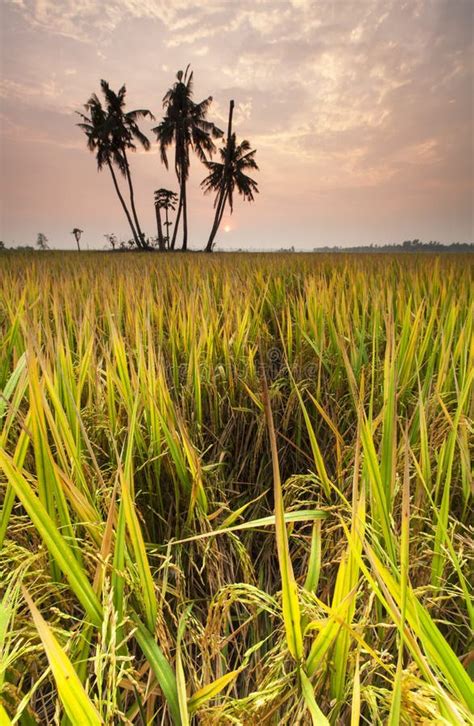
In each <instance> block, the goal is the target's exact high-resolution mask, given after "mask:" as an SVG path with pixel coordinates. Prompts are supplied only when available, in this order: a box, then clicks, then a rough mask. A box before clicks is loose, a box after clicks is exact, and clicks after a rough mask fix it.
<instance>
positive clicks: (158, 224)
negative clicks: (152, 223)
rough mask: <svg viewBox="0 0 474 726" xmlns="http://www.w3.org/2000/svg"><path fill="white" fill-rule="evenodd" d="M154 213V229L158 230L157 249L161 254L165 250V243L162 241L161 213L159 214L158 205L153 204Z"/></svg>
mask: <svg viewBox="0 0 474 726" xmlns="http://www.w3.org/2000/svg"><path fill="white" fill-rule="evenodd" d="M155 212H156V227H157V229H158V247H159V249H160V251H161V252H162V251H163V250H164V249H165V241H164V239H163V230H162V227H161V212H160V205H159V204H155Z"/></svg>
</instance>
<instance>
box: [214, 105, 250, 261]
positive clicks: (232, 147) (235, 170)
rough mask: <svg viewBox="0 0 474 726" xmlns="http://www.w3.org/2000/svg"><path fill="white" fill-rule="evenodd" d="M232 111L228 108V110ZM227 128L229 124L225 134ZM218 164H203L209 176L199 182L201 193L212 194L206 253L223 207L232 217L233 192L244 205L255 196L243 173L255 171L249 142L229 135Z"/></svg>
mask: <svg viewBox="0 0 474 726" xmlns="http://www.w3.org/2000/svg"><path fill="white" fill-rule="evenodd" d="M231 108H232V107H231ZM230 128H231V124H230V123H229V131H230ZM219 154H220V157H221V160H222V161H221V162H216V161H207V162H205V165H206V166H207V168H208V169H209V172H210V173H209V175H208V176H207V177H206V178H205V179H204V180H203V181H202V182H201V187H202V188H203V190H204V193H205V194H207V193H209V192H216V198H215V201H214V207H215V210H216V213H215V217H214V223H213V225H212V229H211V233H210V235H209V240H208V242H207V245H206V252H212V249H213V246H214V239H215V236H216V234H217V230H218V229H219V225H220V223H221V221H222V217H223V215H224V210H225V207H226V204H227V203H228V204H229V207H230V212H231V214H232V211H233V208H234V192H235V190H236V189H237V192H238V193H239V194H240V195H241V196H242V197H243V198H244V200H246V201H248V202H253V201H254V199H255V196H254V195H255V194H258V184H257V182H256V181H255V180H254V179H252V178H251V177H250V176H248V175H247V174H246V173H245V172H246V171H247V170H249V169H256V170H258V166H257V162H256V161H255V158H254V157H255V154H256V150H255V149H253V150H252V149H251V146H250V142H249V141H246V140H244V141H242V142H241V143H240V144H237V141H236V137H235V133H230V134H229V136H228V138H227V142H226V143H225V144H224V146H223V147H222V148H221V149H220V150H219Z"/></svg>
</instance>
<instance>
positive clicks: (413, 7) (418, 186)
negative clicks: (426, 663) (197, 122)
mask: <svg viewBox="0 0 474 726" xmlns="http://www.w3.org/2000/svg"><path fill="white" fill-rule="evenodd" d="M5 8H6V10H5V12H4V15H5V20H6V22H5V23H4V28H3V31H2V33H3V37H4V42H3V44H4V51H3V66H4V67H3V78H4V80H3V82H2V84H1V86H0V94H1V96H2V98H3V101H4V103H3V106H4V108H3V113H4V117H5V119H4V121H3V122H2V128H3V129H4V133H5V134H9V138H11V135H12V128H17V127H18V123H20V124H21V129H22V134H24V137H25V138H31V139H38V138H39V140H40V141H41V143H42V145H43V146H44V145H45V143H43V142H45V141H46V139H49V140H50V141H51V144H49V148H48V153H49V154H52V153H53V149H54V143H53V142H54V139H55V138H57V137H58V133H59V136H60V139H61V140H60V143H61V145H62V148H63V150H64V153H66V151H67V149H68V145H69V146H70V149H71V153H72V150H73V149H75V148H76V144H77V143H78V141H77V139H78V137H77V133H78V132H77V129H76V128H75V127H74V119H73V117H72V114H71V110H72V109H74V108H79V107H80V105H81V102H83V101H84V100H85V99H86V98H87V97H88V95H89V94H90V93H91V92H92V91H93V90H94V89H97V88H98V80H99V78H101V77H105V78H107V79H109V80H110V82H111V84H112V85H113V86H117V85H119V84H121V83H122V82H124V81H126V83H127V89H128V99H129V103H130V106H131V107H137V106H138V107H142V106H149V107H151V108H152V110H153V111H154V112H155V113H156V114H157V115H159V114H160V112H161V99H162V97H163V94H164V92H165V90H166V88H168V87H169V86H170V85H171V83H173V81H174V77H175V73H176V71H177V70H178V69H179V68H183V67H184V66H185V65H186V64H187V63H188V62H191V63H192V66H193V69H194V71H195V96H196V98H197V100H200V99H201V98H205V97H207V96H208V95H209V94H210V93H211V94H212V95H213V97H214V103H213V106H212V117H213V120H215V121H216V122H217V123H218V124H219V125H220V127H221V128H225V124H226V119H227V113H228V103H229V100H230V99H231V98H233V99H235V101H236V107H235V113H234V127H235V129H236V131H237V133H238V134H239V136H241V137H243V138H248V139H249V140H250V141H251V143H252V145H253V146H255V147H256V148H257V149H258V155H257V156H258V160H259V165H260V167H261V173H260V179H261V184H262V189H265V194H264V193H262V194H261V195H260V197H259V200H258V205H259V209H260V210H261V214H262V219H263V220H264V221H265V220H266V221H267V222H268V219H269V218H270V215H271V213H272V209H274V208H275V205H277V206H278V207H281V205H282V204H284V203H287V204H288V205H289V207H290V208H291V207H292V206H293V205H294V204H296V203H297V200H298V203H299V199H300V197H301V195H303V197H304V198H305V199H311V200H312V202H313V201H314V199H320V198H324V199H326V200H327V199H329V198H331V199H332V202H333V209H334V216H335V219H336V221H335V222H334V224H335V225H336V226H337V223H338V222H337V219H338V218H339V217H340V214H341V210H342V211H343V212H344V213H345V210H346V209H347V208H348V195H349V194H352V197H351V198H352V199H357V200H358V203H359V204H360V205H361V208H367V209H369V208H371V214H373V215H375V216H377V215H382V210H383V209H387V210H388V209H392V208H393V205H394V204H395V202H394V201H393V200H394V199H396V200H397V202H396V204H397V205H398V207H397V208H398V209H402V210H403V209H406V210H408V209H412V206H413V204H414V202H413V199H415V198H418V197H419V196H420V195H423V194H425V195H429V194H432V204H433V206H434V207H436V208H437V209H439V210H444V211H443V214H444V213H445V208H446V204H447V200H448V199H449V200H450V204H451V206H452V209H453V210H457V212H456V214H457V215H458V217H459V219H460V222H459V225H460V228H461V227H462V229H463V230H466V229H467V227H468V225H469V224H470V223H471V224H472V222H470V218H469V202H468V188H469V183H472V161H471V158H472V153H471V152H472V143H473V142H472V15H473V10H474V6H473V4H472V2H471V0H456V2H455V3H453V2H452V1H451V0H436V2H434V1H433V0H410V1H409V2H408V1H407V0H403V1H402V0H344V2H341V1H340V0H318V2H315V1H314V0H291V1H290V0H280V1H279V2H278V3H274V2H272V1H271V0H259V1H257V2H256V1H255V0H239V2H238V3H237V2H228V1H227V0H222V1H218V0H207V1H201V2H198V0H173V2H169V0H109V1H108V2H107V3H102V2H98V0H74V1H73V0H61V2H58V1H57V0H5ZM38 119H41V121H40V123H41V133H40V134H39V133H38ZM145 130H146V131H148V129H145ZM87 161H88V162H89V166H90V168H91V169H92V163H91V162H90V160H87ZM87 161H86V162H85V167H84V168H86V165H87ZM134 163H136V165H137V167H138V169H139V172H140V173H141V174H143V175H144V179H145V180H147V181H148V180H150V179H153V178H155V177H157V176H158V177H159V175H163V174H164V173H165V172H164V171H163V170H162V169H160V168H159V166H158V163H157V158H156V155H140V156H136V157H135V158H134ZM198 170H199V171H198ZM200 171H202V170H200V167H199V165H198V164H197V162H195V161H193V166H192V172H193V175H196V177H197V176H199V173H200ZM23 173H24V174H25V175H27V169H26V168H25V169H24V172H23ZM84 173H86V172H84ZM91 173H92V172H91ZM282 180H283V181H282ZM71 183H72V182H71ZM78 183H79V177H78ZM143 183H144V182H143ZM150 183H151V182H150ZM283 183H285V185H286V186H287V190H286V191H285V193H284V194H282V193H281V191H280V190H281V188H282V185H283ZM138 184H140V182H138ZM38 193H39V191H38ZM197 195H198V192H196V199H198V196H197ZM374 195H377V197H378V198H379V199H380V202H379V208H378V209H376V210H374V209H373V197H374ZM342 200H344V207H342V204H343V202H342ZM453 200H454V202H453ZM303 206H304V205H303ZM327 208H328V209H329V206H328V207H327ZM315 209H316V207H315V206H314V204H313V203H312V204H311V205H309V206H308V208H307V210H306V211H305V213H304V214H303V216H302V218H301V225H302V232H301V233H302V235H303V237H304V238H305V239H306V238H307V237H308V235H309V232H307V231H306V227H307V228H308V229H310V228H312V224H310V219H311V214H314V213H315ZM423 209H424V211H423V210H421V207H420V210H421V211H420V214H421V213H422V211H423V214H425V213H426V209H425V208H423ZM247 213H248V214H250V213H249V212H247ZM325 213H326V212H325ZM439 213H440V214H441V211H440V212H439ZM252 214H253V212H252ZM255 214H256V212H255ZM407 214H408V212H407ZM413 214H414V212H413ZM453 214H454V212H450V215H451V217H452V216H453ZM265 215H267V216H265ZM305 215H306V216H305ZM249 219H254V218H253V217H252V216H249ZM433 219H434V221H436V219H439V218H437V217H436V215H433ZM264 221H263V222H262V225H263V224H264ZM434 221H433V224H434ZM305 224H306V227H305ZM282 234H283V232H282ZM433 236H435V235H434V234H433ZM326 241H327V240H326Z"/></svg>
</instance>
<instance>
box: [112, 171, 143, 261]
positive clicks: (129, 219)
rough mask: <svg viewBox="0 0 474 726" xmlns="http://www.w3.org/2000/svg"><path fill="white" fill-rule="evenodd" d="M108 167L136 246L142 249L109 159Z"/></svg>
mask: <svg viewBox="0 0 474 726" xmlns="http://www.w3.org/2000/svg"><path fill="white" fill-rule="evenodd" d="M107 166H108V167H109V169H110V173H111V174H112V179H113V182H114V187H115V191H116V192H117V196H118V198H119V199H120V203H121V205H122V207H123V211H124V212H125V215H126V217H127V219H128V223H129V225H130V229H131V230H132V234H133V239H134V240H135V244H136V245H137V247H138V248H140V247H141V244H140V240H139V238H138V235H137V231H136V229H135V227H134V226H133V222H132V218H131V216H130V212H129V211H128V209H127V205H126V204H125V199H124V198H123V196H122V192H121V191H120V187H119V185H118V182H117V177H116V176H115V172H114V169H113V166H112V164H111V162H110V159H107Z"/></svg>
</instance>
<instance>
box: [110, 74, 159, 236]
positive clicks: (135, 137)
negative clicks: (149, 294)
mask: <svg viewBox="0 0 474 726" xmlns="http://www.w3.org/2000/svg"><path fill="white" fill-rule="evenodd" d="M100 86H101V88H102V92H103V94H104V97H105V100H106V103H107V118H108V122H109V125H110V135H111V139H112V146H113V149H114V150H115V153H116V154H118V155H119V156H120V157H121V162H122V164H121V166H122V165H123V167H122V168H123V172H124V174H125V177H126V179H127V182H128V188H129V193H130V205H131V207H132V214H133V219H134V220H135V227H136V230H137V232H138V236H139V238H140V240H141V242H142V246H143V247H148V244H147V242H146V240H145V236H144V234H143V232H142V230H141V227H140V222H139V221H138V215H137V210H136V207H135V192H134V189H133V184H132V177H131V174H130V164H129V163H128V157H127V150H130V151H136V148H137V147H136V144H135V142H138V143H139V144H140V145H141V146H142V147H143V148H144V149H145V150H146V151H148V149H149V148H150V142H149V141H148V139H147V137H146V136H145V134H143V133H142V132H141V131H140V129H139V127H138V123H137V122H138V121H139V119H142V118H147V117H148V118H149V119H151V120H154V118H155V117H154V116H153V114H152V113H151V111H149V110H148V109H145V108H140V109H135V110H134V111H126V110H125V96H126V93H127V90H126V87H125V85H123V86H121V88H119V90H118V92H117V93H115V91H112V89H111V88H110V86H109V84H108V83H107V81H104V80H102V81H101V82H100Z"/></svg>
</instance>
